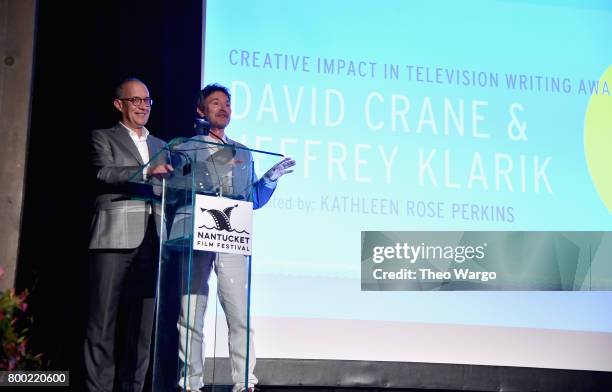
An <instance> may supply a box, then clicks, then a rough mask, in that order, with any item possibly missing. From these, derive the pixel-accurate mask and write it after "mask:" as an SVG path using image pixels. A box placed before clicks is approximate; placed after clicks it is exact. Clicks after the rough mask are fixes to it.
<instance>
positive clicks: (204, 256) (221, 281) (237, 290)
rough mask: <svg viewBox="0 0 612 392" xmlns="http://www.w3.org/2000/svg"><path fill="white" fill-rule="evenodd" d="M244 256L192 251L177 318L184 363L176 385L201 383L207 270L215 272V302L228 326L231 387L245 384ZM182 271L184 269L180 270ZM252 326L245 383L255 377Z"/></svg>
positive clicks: (195, 386)
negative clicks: (186, 290) (187, 284)
mask: <svg viewBox="0 0 612 392" xmlns="http://www.w3.org/2000/svg"><path fill="white" fill-rule="evenodd" d="M247 261H248V259H247V257H245V256H242V255H235V254H226V253H217V254H215V253H212V252H201V251H194V253H193V262H192V267H191V287H190V290H189V293H191V294H190V295H183V296H182V298H181V314H180V317H179V321H178V329H179V338H180V342H179V356H180V359H181V361H183V363H184V364H185V365H186V372H185V373H186V374H182V375H181V379H180V381H179V385H180V386H183V385H185V382H186V385H187V387H188V388H190V389H191V390H198V389H199V388H201V387H202V386H203V385H204V379H203V375H204V357H205V350H204V344H205V338H204V314H205V312H206V306H207V302H208V294H209V285H208V280H209V278H210V274H211V271H212V270H213V269H214V270H215V273H216V274H217V292H218V296H219V302H221V306H222V307H223V310H224V312H225V315H226V319H227V326H228V330H229V336H228V341H229V356H230V365H231V372H232V381H233V383H234V388H233V391H241V390H243V389H244V388H245V383H244V381H245V367H246V366H245V365H246V351H247V350H246V340H247V339H246V328H247V297H246V295H247V291H246V287H247V283H248V282H247ZM184 275H186V271H185V272H184ZM254 369H255V350H254V345H253V328H252V327H251V330H250V336H249V370H248V384H249V385H248V386H254V385H255V384H256V383H257V378H255V376H254V374H253V370H254Z"/></svg>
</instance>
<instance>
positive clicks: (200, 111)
mask: <svg viewBox="0 0 612 392" xmlns="http://www.w3.org/2000/svg"><path fill="white" fill-rule="evenodd" d="M196 113H198V116H200V117H206V115H205V114H204V112H203V111H202V109H200V107H199V106H198V107H196Z"/></svg>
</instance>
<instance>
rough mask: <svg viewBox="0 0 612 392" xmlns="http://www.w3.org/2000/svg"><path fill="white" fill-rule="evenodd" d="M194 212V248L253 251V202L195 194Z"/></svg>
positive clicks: (244, 253)
mask: <svg viewBox="0 0 612 392" xmlns="http://www.w3.org/2000/svg"><path fill="white" fill-rule="evenodd" d="M194 214H195V219H194V227H193V233H194V236H193V249H194V250H206V251H210V252H222V253H235V254H242V255H250V254H251V232H252V231H253V230H252V227H253V219H252V218H253V204H252V203H250V202H245V201H240V200H233V199H228V198H225V197H214V196H206V195H196V200H195V211H194Z"/></svg>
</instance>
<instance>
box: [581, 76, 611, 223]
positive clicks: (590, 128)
mask: <svg viewBox="0 0 612 392" xmlns="http://www.w3.org/2000/svg"><path fill="white" fill-rule="evenodd" d="M604 88H607V89H608V90H607V91H606V90H604ZM610 89H612V65H611V66H609V67H608V69H607V70H606V71H605V72H604V74H603V76H602V77H601V78H600V79H599V86H598V90H599V91H598V93H597V94H593V95H592V96H591V98H590V99H589V105H588V106H587V110H586V115H585V119H584V153H585V157H586V161H587V165H588V167H589V173H590V174H591V180H592V181H593V185H594V186H595V189H596V190H597V193H598V194H599V198H600V199H601V200H602V201H603V203H604V204H605V206H606V208H607V209H608V212H610V213H612V95H610V94H611V92H610Z"/></svg>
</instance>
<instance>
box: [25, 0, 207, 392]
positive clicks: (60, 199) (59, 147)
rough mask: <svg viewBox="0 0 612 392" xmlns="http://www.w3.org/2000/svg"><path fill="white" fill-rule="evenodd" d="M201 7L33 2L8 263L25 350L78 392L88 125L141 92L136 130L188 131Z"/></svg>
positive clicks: (113, 0)
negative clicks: (16, 214) (20, 187)
mask: <svg viewBox="0 0 612 392" xmlns="http://www.w3.org/2000/svg"><path fill="white" fill-rule="evenodd" d="M202 6H203V5H202V1H201V0H146V1H144V0H130V1H119V0H105V1H88V2H77V3H74V2H57V1H39V3H38V12H37V31H36V43H35V53H34V54H35V60H34V62H35V63H34V78H33V88H32V110H31V123H30V135H29V147H28V149H29V150H28V159H27V168H26V185H25V189H24V192H25V193H24V207H23V216H22V228H21V237H20V244H19V245H20V247H19V260H18V265H17V289H18V290H23V289H28V290H29V291H30V292H31V294H30V298H29V301H28V302H29V309H28V312H29V314H30V315H31V317H32V320H33V327H32V330H31V333H30V343H29V345H30V347H31V348H32V349H33V350H34V351H35V352H43V353H44V360H45V367H46V368H48V369H55V370H70V371H71V386H72V389H73V390H83V387H82V384H81V383H82V375H83V374H82V373H83V372H82V341H83V333H84V330H83V328H84V321H85V317H86V312H87V309H86V307H87V274H88V263H87V242H88V235H89V223H90V218H91V214H92V194H91V190H92V184H93V179H92V176H91V171H90V168H89V151H88V145H89V143H88V141H89V133H90V131H91V130H92V129H97V128H106V127H110V126H112V125H113V124H114V123H115V122H116V121H117V120H118V116H117V113H116V111H115V109H114V108H113V106H112V99H113V94H114V88H115V86H116V85H117V83H118V82H119V81H120V80H122V79H123V78H125V77H130V76H134V77H138V78H140V79H142V80H143V81H144V82H145V83H146V84H147V85H148V87H149V90H150V92H151V95H152V97H153V98H154V99H155V105H154V106H153V108H152V112H151V117H150V120H149V124H148V125H147V128H148V129H149V130H150V131H151V132H152V133H153V134H154V135H156V136H158V137H161V138H162V139H164V140H170V139H171V138H173V137H176V136H187V135H189V134H190V132H191V127H192V120H193V114H194V106H195V97H196V95H197V92H198V91H199V88H200V68H201V46H202V44H201V37H202V20H201V16H202Z"/></svg>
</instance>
